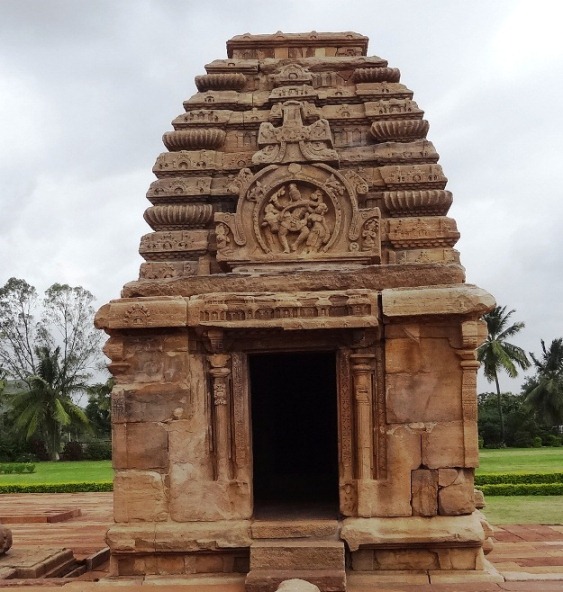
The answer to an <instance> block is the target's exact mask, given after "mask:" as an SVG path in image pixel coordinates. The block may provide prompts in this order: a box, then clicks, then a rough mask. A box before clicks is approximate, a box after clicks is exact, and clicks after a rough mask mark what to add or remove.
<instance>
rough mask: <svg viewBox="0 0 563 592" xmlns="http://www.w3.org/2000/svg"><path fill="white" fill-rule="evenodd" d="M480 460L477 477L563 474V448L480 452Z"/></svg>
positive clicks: (505, 449) (509, 449)
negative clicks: (510, 474)
mask: <svg viewBox="0 0 563 592" xmlns="http://www.w3.org/2000/svg"><path fill="white" fill-rule="evenodd" d="M479 459H480V466H479V468H478V469H477V475H486V474H489V473H562V472H563V447H561V448H499V449H494V450H493V449H489V450H480V451H479Z"/></svg>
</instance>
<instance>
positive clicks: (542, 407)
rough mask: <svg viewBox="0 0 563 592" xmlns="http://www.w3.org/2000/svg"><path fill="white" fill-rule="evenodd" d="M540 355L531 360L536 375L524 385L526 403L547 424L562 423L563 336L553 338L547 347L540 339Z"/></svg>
mask: <svg viewBox="0 0 563 592" xmlns="http://www.w3.org/2000/svg"><path fill="white" fill-rule="evenodd" d="M541 347H542V357H541V359H539V360H538V359H537V358H536V357H535V356H534V354H530V355H531V356H532V360H533V361H534V366H535V367H536V375H535V376H534V377H533V378H531V379H530V380H529V381H528V383H527V384H526V386H525V389H524V394H525V395H526V404H527V405H528V406H529V407H530V408H532V409H535V410H536V411H538V412H539V413H540V415H541V416H542V418H543V419H544V420H545V422H546V423H547V424H548V425H552V426H553V425H561V424H563V338H561V337H560V338H559V339H554V340H553V341H552V342H551V345H550V346H549V348H546V347H545V343H544V341H543V339H542V340H541Z"/></svg>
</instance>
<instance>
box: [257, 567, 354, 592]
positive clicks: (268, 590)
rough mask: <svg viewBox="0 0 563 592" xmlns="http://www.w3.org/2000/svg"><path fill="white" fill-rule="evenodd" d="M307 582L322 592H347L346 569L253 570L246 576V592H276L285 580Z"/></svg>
mask: <svg viewBox="0 0 563 592" xmlns="http://www.w3.org/2000/svg"><path fill="white" fill-rule="evenodd" d="M295 578H297V579H300V580H306V581H307V582H310V583H311V584H314V585H315V586H317V587H318V588H319V590H320V591H321V592H345V590H346V572H345V571H344V569H253V570H251V571H250V572H249V573H248V575H247V576H246V582H245V592H275V590H277V588H278V586H279V585H280V584H281V583H282V582H283V581H285V580H292V579H295Z"/></svg>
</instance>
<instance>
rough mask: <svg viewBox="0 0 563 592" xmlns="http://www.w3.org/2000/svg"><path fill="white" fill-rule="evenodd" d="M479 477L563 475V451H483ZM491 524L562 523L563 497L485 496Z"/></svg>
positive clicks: (480, 452) (534, 449)
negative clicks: (562, 473) (555, 473)
mask: <svg viewBox="0 0 563 592" xmlns="http://www.w3.org/2000/svg"><path fill="white" fill-rule="evenodd" d="M479 457H480V467H479V468H478V469H477V471H476V472H477V474H478V475H487V474H490V473H554V472H557V473H560V472H563V448H501V449H498V450H496V449H495V450H493V449H489V450H487V449H485V450H480V451H479ZM485 502H486V504H487V506H486V508H485V510H484V512H485V516H486V517H487V519H488V520H489V522H490V523H491V524H526V523H528V524H530V523H538V524H562V523H563V496H558V495H554V496H551V495H547V496H540V495H537V496H536V495H530V496H492V495H489V496H485Z"/></svg>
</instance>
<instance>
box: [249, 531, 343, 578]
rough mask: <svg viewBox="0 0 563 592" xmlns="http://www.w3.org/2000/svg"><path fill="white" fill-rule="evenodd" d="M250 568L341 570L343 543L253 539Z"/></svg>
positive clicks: (314, 540) (315, 540) (313, 540)
mask: <svg viewBox="0 0 563 592" xmlns="http://www.w3.org/2000/svg"><path fill="white" fill-rule="evenodd" d="M250 569H251V570H255V569H256V570H258V569H276V570H286V569H288V570H300V569H304V570H307V571H315V570H325V569H336V570H343V569H344V543H343V542H342V541H330V540H317V539H312V540H302V539H285V540H278V539H274V540H272V539H268V540H261V541H254V542H253V543H252V544H251V545H250Z"/></svg>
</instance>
